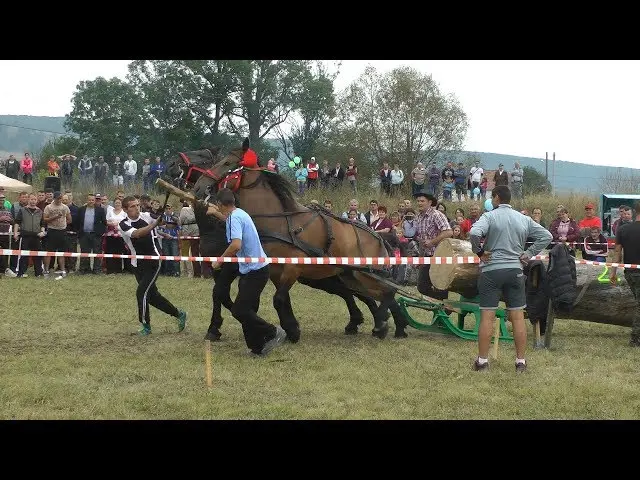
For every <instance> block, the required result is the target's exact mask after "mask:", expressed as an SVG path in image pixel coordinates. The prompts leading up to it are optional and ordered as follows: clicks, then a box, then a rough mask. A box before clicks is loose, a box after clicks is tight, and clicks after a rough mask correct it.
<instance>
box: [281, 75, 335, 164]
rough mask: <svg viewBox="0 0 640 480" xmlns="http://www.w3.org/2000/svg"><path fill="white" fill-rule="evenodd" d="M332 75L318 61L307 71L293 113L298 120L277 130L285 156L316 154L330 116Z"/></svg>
mask: <svg viewBox="0 0 640 480" xmlns="http://www.w3.org/2000/svg"><path fill="white" fill-rule="evenodd" d="M336 75H337V72H336V73H334V74H329V73H328V71H327V69H326V67H325V66H324V65H323V64H322V63H321V62H318V63H317V65H316V72H311V71H309V72H307V74H306V77H305V81H304V88H303V91H302V93H301V95H300V96H299V97H298V99H297V102H298V105H299V107H298V109H297V112H296V115H295V116H296V117H299V121H298V120H292V121H291V124H290V130H289V133H288V134H285V133H284V132H283V131H282V130H281V129H279V128H278V129H277V131H278V137H279V139H280V143H281V147H282V149H283V150H284V152H285V155H286V156H287V157H288V158H289V159H292V158H293V157H294V156H295V155H298V156H300V157H301V158H303V159H309V158H310V157H311V156H315V155H316V154H317V150H318V145H319V143H320V141H321V139H322V137H323V135H324V133H325V131H326V129H327V127H328V125H329V122H330V121H331V118H332V117H333V115H334V109H335V95H334V90H333V82H334V80H335V77H336Z"/></svg>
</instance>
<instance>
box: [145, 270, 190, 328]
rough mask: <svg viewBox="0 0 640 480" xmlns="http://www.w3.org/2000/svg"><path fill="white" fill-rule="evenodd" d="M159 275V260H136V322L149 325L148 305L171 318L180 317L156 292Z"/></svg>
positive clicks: (173, 307) (170, 304)
mask: <svg viewBox="0 0 640 480" xmlns="http://www.w3.org/2000/svg"><path fill="white" fill-rule="evenodd" d="M159 273H160V261H159V260H138V266H137V267H136V268H135V276H136V281H137V282H138V289H137V290H136V297H137V299H138V320H139V321H140V323H143V324H144V323H146V324H147V325H150V322H151V319H150V315H149V306H150V305H153V306H154V307H156V308H157V309H158V310H160V311H161V312H164V313H166V314H167V315H171V316H172V317H176V318H178V316H179V315H180V312H179V311H178V309H177V308H176V307H175V306H174V305H173V304H172V303H171V302H170V301H169V300H167V299H166V298H164V297H163V296H162V294H161V293H160V292H159V291H158V287H157V286H156V280H157V279H158V274H159Z"/></svg>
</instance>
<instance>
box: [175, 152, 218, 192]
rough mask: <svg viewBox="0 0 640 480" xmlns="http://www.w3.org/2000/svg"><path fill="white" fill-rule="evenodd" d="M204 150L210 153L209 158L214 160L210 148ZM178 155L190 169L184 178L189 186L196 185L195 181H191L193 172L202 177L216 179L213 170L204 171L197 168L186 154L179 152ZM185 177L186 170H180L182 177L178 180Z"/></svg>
mask: <svg viewBox="0 0 640 480" xmlns="http://www.w3.org/2000/svg"><path fill="white" fill-rule="evenodd" d="M204 150H205V151H206V152H208V153H209V156H210V157H211V160H213V154H212V153H211V150H209V149H208V148H205V149H204ZM178 155H180V158H182V160H184V163H185V164H186V166H187V167H189V169H188V170H187V175H186V177H185V178H184V181H185V183H187V184H190V183H195V182H194V181H192V180H190V178H191V174H192V173H193V172H198V173H200V174H201V175H207V176H208V177H211V178H215V177H214V175H213V172H212V171H211V170H208V169H204V168H202V167H197V166H196V165H194V164H193V162H191V159H190V158H189V156H188V155H187V154H186V153H184V152H178ZM183 176H184V170H182V168H181V169H180V176H179V177H178V178H180V179H182V177H183Z"/></svg>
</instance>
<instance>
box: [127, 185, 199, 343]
mask: <svg viewBox="0 0 640 480" xmlns="http://www.w3.org/2000/svg"><path fill="white" fill-rule="evenodd" d="M122 208H124V210H125V211H126V212H127V217H126V218H125V219H124V220H122V221H121V222H120V224H119V225H118V230H119V232H120V235H122V238H123V239H124V241H125V243H126V244H127V246H128V247H129V250H130V251H131V255H150V256H159V255H160V253H159V252H160V245H159V243H158V234H157V233H156V227H157V226H158V225H159V224H161V223H162V215H161V216H160V217H158V218H157V219H155V220H154V219H152V218H151V216H150V215H149V214H148V213H146V212H142V213H141V212H140V202H139V201H138V199H136V198H135V197H133V196H129V197H125V198H124V200H122ZM160 265H161V261H160V260H138V259H136V258H132V259H131V266H132V267H135V271H134V273H135V276H136V281H137V282H138V289H137V290H136V297H137V300H138V320H139V321H140V323H141V324H142V329H140V331H139V333H140V334H141V335H149V334H150V333H151V319H150V315H149V305H153V306H154V307H156V308H157V309H158V310H160V311H162V312H164V313H166V314H167V315H171V316H172V317H175V318H177V319H178V331H179V332H181V331H182V330H184V327H185V324H186V321H187V313H186V312H185V311H183V310H178V309H177V308H176V307H175V306H174V305H173V304H172V303H171V302H170V301H169V300H167V299H166V298H164V297H163V296H162V294H161V293H160V292H159V291H158V287H157V286H156V280H157V278H158V274H159V273H160Z"/></svg>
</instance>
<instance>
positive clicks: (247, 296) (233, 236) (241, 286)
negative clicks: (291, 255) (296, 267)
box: [213, 188, 287, 356]
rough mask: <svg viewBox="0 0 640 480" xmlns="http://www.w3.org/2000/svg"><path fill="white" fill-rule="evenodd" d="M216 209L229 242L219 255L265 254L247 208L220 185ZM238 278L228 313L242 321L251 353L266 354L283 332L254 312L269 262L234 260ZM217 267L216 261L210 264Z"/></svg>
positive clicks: (283, 337) (281, 337)
mask: <svg viewBox="0 0 640 480" xmlns="http://www.w3.org/2000/svg"><path fill="white" fill-rule="evenodd" d="M217 202H218V209H219V210H220V213H222V214H223V215H225V216H226V217H227V220H226V234H227V241H228V242H229V246H228V247H227V249H226V250H225V251H224V253H223V254H222V255H221V256H223V257H230V256H233V255H236V256H238V257H262V258H264V257H266V256H267V254H266V253H264V250H263V249H262V244H261V243H260V237H259V236H258V231H257V230H256V226H255V225H254V223H253V220H252V219H251V217H250V216H249V214H248V213H247V212H245V211H244V210H242V209H241V208H237V207H236V205H235V196H234V195H233V192H232V191H231V190H230V189H228V188H223V189H222V190H220V191H219V192H218V195H217ZM238 267H239V271H240V279H239V280H238V295H237V296H236V300H235V302H234V304H233V309H232V311H231V313H232V314H233V317H234V318H235V319H236V320H238V321H239V322H240V323H241V324H242V332H243V333H244V339H245V342H246V343H247V347H249V348H250V349H251V352H252V353H253V354H254V355H261V356H264V355H267V354H268V353H269V352H270V351H271V350H273V349H274V348H275V347H277V346H279V345H281V344H282V343H283V342H284V341H285V340H286V338H287V334H286V333H285V331H284V330H283V329H282V328H280V327H274V326H273V325H271V324H270V323H269V322H267V321H265V320H264V319H262V318H260V317H259V316H258V312H257V311H258V308H259V305H260V295H261V294H262V290H264V287H265V285H266V284H267V282H268V281H269V265H268V264H267V263H266V262H260V263H243V262H238ZM213 268H214V269H218V268H220V264H219V262H215V263H214V264H213Z"/></svg>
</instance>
